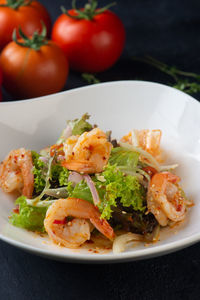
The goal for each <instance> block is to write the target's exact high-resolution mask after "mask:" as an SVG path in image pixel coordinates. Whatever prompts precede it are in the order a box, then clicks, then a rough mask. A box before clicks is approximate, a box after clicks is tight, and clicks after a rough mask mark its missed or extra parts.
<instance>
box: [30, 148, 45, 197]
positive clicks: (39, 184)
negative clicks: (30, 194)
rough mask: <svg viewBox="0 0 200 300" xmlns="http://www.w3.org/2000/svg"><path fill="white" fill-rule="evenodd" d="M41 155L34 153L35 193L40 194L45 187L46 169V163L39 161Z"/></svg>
mask: <svg viewBox="0 0 200 300" xmlns="http://www.w3.org/2000/svg"><path fill="white" fill-rule="evenodd" d="M39 157H40V155H39V154H38V153H37V152H35V151H32V161H33V174H34V192H35V193H36V194H39V193H41V192H42V191H43V189H44V187H45V178H46V168H45V163H44V162H43V161H41V160H40V159H39Z"/></svg>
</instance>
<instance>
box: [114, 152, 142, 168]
mask: <svg viewBox="0 0 200 300" xmlns="http://www.w3.org/2000/svg"><path fill="white" fill-rule="evenodd" d="M139 156H140V154H139V153H138V152H134V151H131V150H127V149H125V148H123V147H116V148H113V149H112V151H111V155H110V158H109V163H110V164H111V165H115V164H116V165H117V166H123V167H125V168H130V169H131V168H135V167H137V164H138V159H139Z"/></svg>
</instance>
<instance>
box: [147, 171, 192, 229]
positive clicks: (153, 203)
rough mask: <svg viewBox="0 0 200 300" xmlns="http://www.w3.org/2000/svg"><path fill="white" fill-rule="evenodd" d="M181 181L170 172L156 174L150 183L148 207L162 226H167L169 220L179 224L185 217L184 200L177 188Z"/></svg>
mask: <svg viewBox="0 0 200 300" xmlns="http://www.w3.org/2000/svg"><path fill="white" fill-rule="evenodd" d="M179 181H180V178H179V177H178V176H176V175H174V174H172V173H170V172H163V173H156V174H155V175H154V176H153V177H152V179H151V181H150V184H149V188H148V194H147V207H148V210H149V211H150V212H151V213H152V214H154V216H155V218H156V219H157V221H158V222H159V224H160V225H162V226H166V225H167V223H168V220H172V221H174V222H178V221H181V220H183V219H184V217H185V212H186V207H185V203H184V199H183V197H182V195H181V192H180V189H179V188H178V186H177V183H178V182H179Z"/></svg>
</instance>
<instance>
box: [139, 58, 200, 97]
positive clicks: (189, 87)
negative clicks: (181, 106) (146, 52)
mask: <svg viewBox="0 0 200 300" xmlns="http://www.w3.org/2000/svg"><path fill="white" fill-rule="evenodd" d="M133 60H136V61H141V62H143V63H146V64H148V65H151V66H153V67H155V68H157V69H158V70H160V71H161V72H163V73H165V74H167V75H169V76H170V77H172V79H173V80H174V83H173V84H172V86H173V87H174V88H176V89H178V90H181V91H183V92H185V93H187V94H195V93H198V92H200V75H199V74H196V73H192V72H185V71H182V70H179V69H178V68H177V67H175V66H168V65H167V64H165V63H163V62H161V61H159V60H157V59H155V58H153V57H151V56H145V57H144V58H136V57H134V58H133ZM192 79H193V80H192Z"/></svg>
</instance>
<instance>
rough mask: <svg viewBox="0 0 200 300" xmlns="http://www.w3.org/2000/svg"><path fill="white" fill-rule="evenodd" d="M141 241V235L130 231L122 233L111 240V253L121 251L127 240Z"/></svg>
mask: <svg viewBox="0 0 200 300" xmlns="http://www.w3.org/2000/svg"><path fill="white" fill-rule="evenodd" d="M134 241H135V242H140V241H143V236H142V235H140V234H135V233H132V232H129V233H125V234H122V235H120V236H118V237H116V238H115V240H114V242H113V253H120V252H123V251H124V250H125V248H126V245H127V243H129V242H134Z"/></svg>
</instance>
